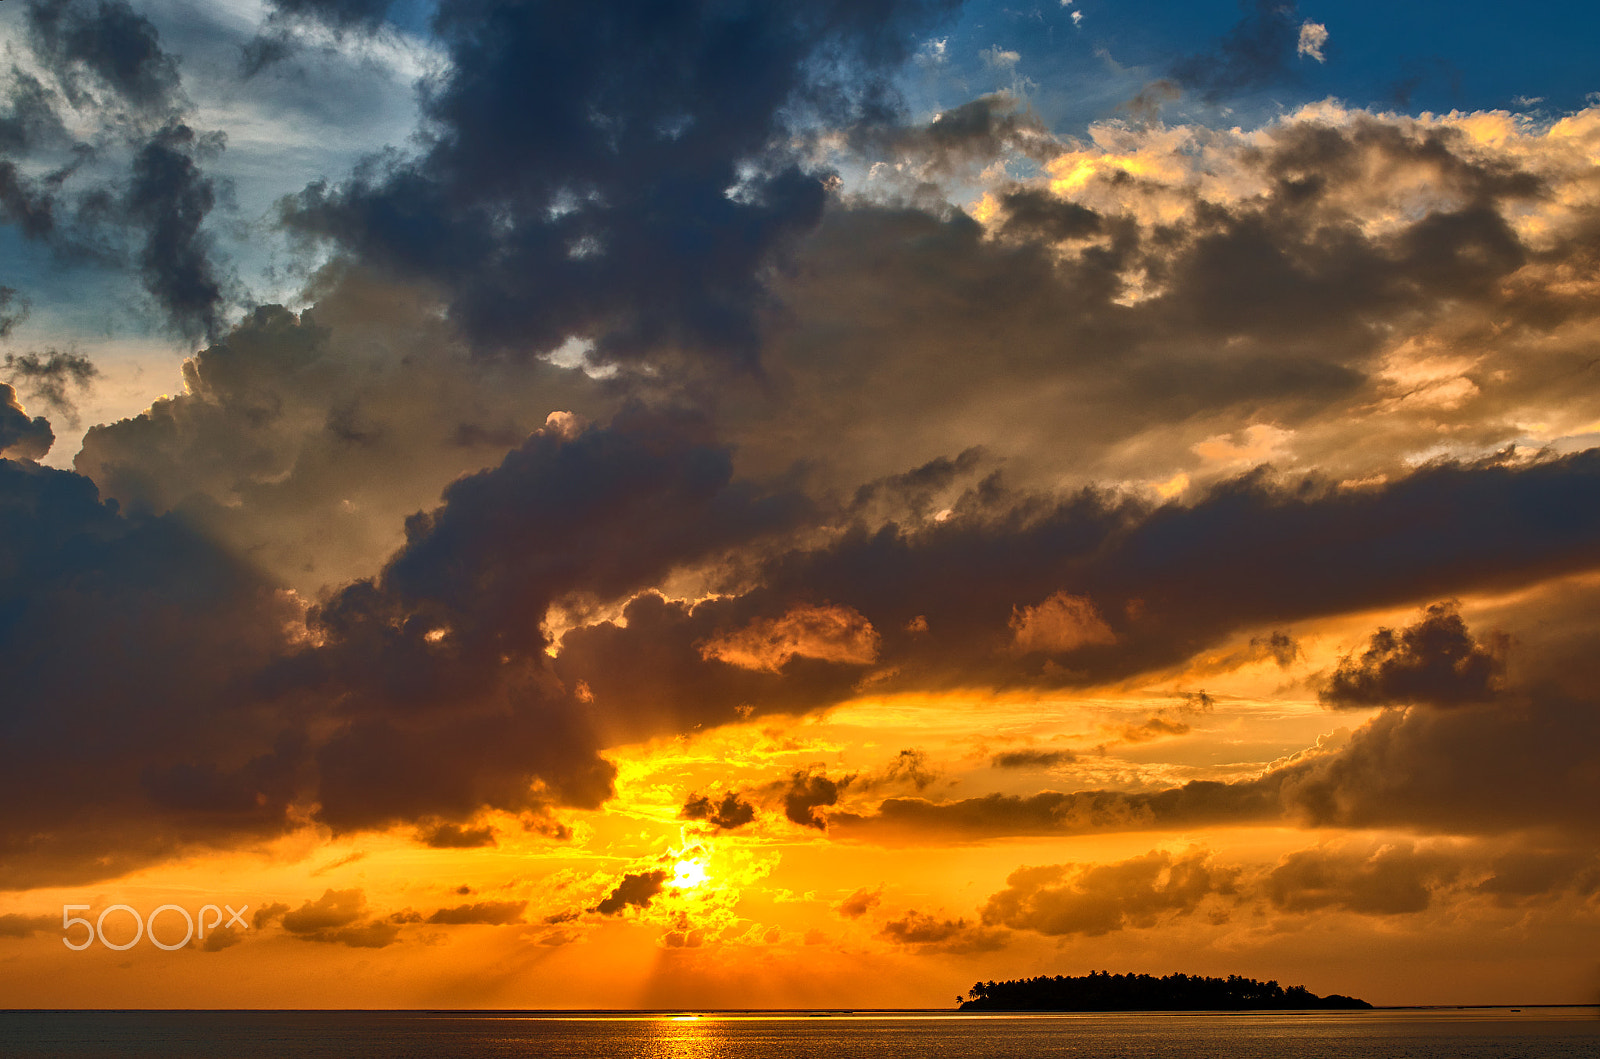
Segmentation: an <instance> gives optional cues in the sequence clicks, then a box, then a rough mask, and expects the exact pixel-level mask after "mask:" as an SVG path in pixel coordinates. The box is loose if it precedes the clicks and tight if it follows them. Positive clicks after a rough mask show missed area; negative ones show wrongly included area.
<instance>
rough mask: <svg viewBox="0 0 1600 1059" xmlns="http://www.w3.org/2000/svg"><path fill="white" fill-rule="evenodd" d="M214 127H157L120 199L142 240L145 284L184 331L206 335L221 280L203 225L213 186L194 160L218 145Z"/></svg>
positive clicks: (216, 322)
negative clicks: (207, 131)
mask: <svg viewBox="0 0 1600 1059" xmlns="http://www.w3.org/2000/svg"><path fill="white" fill-rule="evenodd" d="M221 143H222V139H221V135H220V134H213V135H212V136H210V137H201V136H197V135H196V134H195V131H194V130H193V129H191V128H190V127H189V126H187V125H184V124H182V123H181V122H176V121H174V122H170V123H168V124H167V125H166V126H165V127H163V128H162V129H161V130H160V131H158V132H156V133H155V134H154V135H153V136H151V138H150V139H149V141H147V142H146V143H145V145H144V146H143V147H142V148H141V149H140V150H139V152H138V153H137V154H136V155H135V156H134V159H133V174H132V179H131V181H130V182H129V186H128V192H127V199H126V206H127V210H128V214H129V216H130V217H132V218H133V219H134V220H135V221H137V222H138V223H139V225H140V226H141V228H142V230H143V233H144V245H143V246H142V247H141V248H140V250H139V268H140V271H141V272H142V274H143V276H144V283H145V288H146V289H147V290H149V292H150V293H151V294H152V295H154V296H155V299H156V301H158V302H159V303H160V304H161V305H162V307H163V308H164V309H165V310H166V312H167V315H168V317H169V318H170V320H171V321H172V323H173V325H174V326H175V327H177V328H178V329H179V330H180V331H182V332H183V333H184V334H186V335H192V336H201V335H203V336H205V337H208V338H209V337H212V336H214V335H215V334H216V333H217V330H218V328H219V327H220V325H221V307H222V296H223V290H222V280H221V278H220V277H219V276H218V275H217V266H216V264H215V263H214V262H213V261H212V259H211V241H210V239H209V238H208V237H207V236H206V234H205V233H204V232H203V231H202V230H201V225H202V224H203V223H204V222H205V219H206V215H207V214H209V213H210V212H211V208H212V207H213V206H214V205H216V190H215V188H214V187H213V186H212V182H211V180H210V179H209V178H208V177H206V176H205V174H204V172H203V171H202V170H201V169H200V166H199V164H198V160H199V159H201V158H203V157H204V156H205V154H206V153H207V151H208V149H209V150H210V151H215V150H219V149H220V147H221Z"/></svg>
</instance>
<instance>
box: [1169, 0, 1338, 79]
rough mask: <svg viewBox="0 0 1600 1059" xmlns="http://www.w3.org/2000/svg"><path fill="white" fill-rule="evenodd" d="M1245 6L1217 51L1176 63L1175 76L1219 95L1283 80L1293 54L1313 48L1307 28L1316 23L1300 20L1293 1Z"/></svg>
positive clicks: (1244, 2)
mask: <svg viewBox="0 0 1600 1059" xmlns="http://www.w3.org/2000/svg"><path fill="white" fill-rule="evenodd" d="M1239 6H1240V7H1242V8H1243V9H1244V11H1245V13H1244V15H1243V17H1241V18H1240V20H1239V22H1238V23H1237V24H1236V25H1235V26H1234V27H1233V28H1232V29H1231V30H1229V31H1228V33H1227V35H1226V36H1224V37H1222V38H1221V39H1220V40H1219V41H1217V43H1216V46H1215V47H1214V48H1212V50H1210V51H1208V52H1202V53H1199V54H1195V55H1191V56H1189V57H1187V58H1184V59H1182V60H1181V61H1179V62H1178V63H1176V64H1175V65H1174V66H1173V68H1172V75H1173V77H1175V78H1176V79H1177V80H1179V81H1181V82H1183V83H1184V84H1186V85H1191V86H1193V87H1196V88H1199V89H1201V90H1202V91H1203V92H1204V94H1205V95H1206V96H1207V97H1208V98H1210V99H1213V100H1215V99H1218V98H1220V97H1222V96H1223V95H1226V94H1229V93H1233V92H1239V91H1248V90H1252V89H1258V88H1263V87H1266V86H1268V85H1271V84H1273V83H1275V82H1277V81H1280V80H1283V79H1285V78H1286V77H1287V75H1288V73H1289V71H1290V66H1289V59H1290V57H1291V56H1294V55H1305V54H1308V53H1309V52H1308V50H1307V48H1306V40H1307V38H1306V32H1307V29H1308V28H1309V27H1310V26H1312V25H1314V24H1313V23H1310V22H1307V23H1304V24H1301V23H1298V22H1296V20H1295V5H1294V4H1293V3H1289V4H1283V3H1279V2H1277V0H1240V3H1239ZM1318 28H1321V27H1318ZM1326 34H1327V31H1326V30H1325V29H1324V30H1323V37H1322V39H1320V40H1315V43H1314V46H1315V47H1316V48H1318V49H1320V48H1321V46H1322V42H1323V41H1324V40H1326ZM1315 57H1316V58H1317V59H1318V60H1319V61H1320V60H1321V58H1322V56H1321V55H1320V54H1316V56H1315Z"/></svg>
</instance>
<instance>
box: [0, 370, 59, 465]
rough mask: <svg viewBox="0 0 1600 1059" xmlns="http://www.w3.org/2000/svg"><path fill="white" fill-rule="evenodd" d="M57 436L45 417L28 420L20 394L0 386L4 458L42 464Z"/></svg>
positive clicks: (0, 453)
mask: <svg viewBox="0 0 1600 1059" xmlns="http://www.w3.org/2000/svg"><path fill="white" fill-rule="evenodd" d="M55 440H56V433H55V431H54V430H51V429H50V421H49V420H48V419H45V418H44V417H43V416H34V417H33V418H32V419H29V418H28V413H27V412H24V411H23V410H22V405H21V403H20V402H18V400H17V391H16V390H14V389H13V388H12V387H11V386H9V385H7V384H6V383H0V457H5V458H9V459H21V460H39V459H43V458H44V456H45V455H46V454H47V453H48V452H49V451H50V446H51V445H54V444H55Z"/></svg>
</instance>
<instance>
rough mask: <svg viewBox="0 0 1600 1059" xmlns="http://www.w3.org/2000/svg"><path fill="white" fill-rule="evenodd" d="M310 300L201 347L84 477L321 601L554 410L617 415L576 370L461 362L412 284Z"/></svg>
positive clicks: (355, 277) (321, 285) (107, 438)
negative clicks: (449, 488)
mask: <svg viewBox="0 0 1600 1059" xmlns="http://www.w3.org/2000/svg"><path fill="white" fill-rule="evenodd" d="M315 292H316V294H317V295H318V300H317V303H316V305H315V307H314V308H313V309H311V310H308V311H306V312H305V313H302V314H301V315H300V316H298V317H296V316H295V315H294V314H293V313H290V312H288V311H286V310H284V309H283V308H281V307H279V306H263V307H261V308H258V309H257V310H256V311H254V312H252V313H250V314H248V315H246V316H245V317H244V319H242V320H241V321H239V323H238V324H237V325H236V326H234V327H233V328H232V329H231V330H229V331H228V333H226V334H224V335H223V336H221V337H220V338H219V339H217V340H216V341H215V342H214V343H212V344H211V345H210V346H208V347H206V348H204V349H202V350H200V351H199V352H198V353H196V354H195V355H194V357H193V358H191V360H190V361H189V363H188V364H187V365H186V367H185V369H184V384H185V386H184V392H183V393H181V394H178V395H175V396H173V397H169V398H163V399H161V400H158V401H156V402H155V403H154V404H152V405H151V406H150V407H149V408H148V409H146V410H145V411H144V412H142V413H140V414H139V415H136V416H133V417H131V418H128V419H124V420H121V421H119V422H115V423H109V424H104V425H101V426H96V427H93V428H91V429H90V431H89V433H88V434H87V436H86V437H85V438H84V443H83V449H82V451H81V452H79V454H78V456H77V458H76V461H75V465H76V467H77V469H78V470H79V471H81V472H83V473H84V474H87V475H89V476H90V477H92V478H94V479H95V481H96V483H97V484H99V486H100V488H101V490H102V491H103V492H104V493H105V494H106V495H107V496H110V497H112V498H115V499H116V500H117V501H118V502H119V503H121V504H122V505H124V507H127V508H130V509H137V510H145V511H152V512H157V513H165V512H168V511H173V510H181V511H183V513H184V516H185V518H187V519H188V520H189V521H191V522H192V523H193V524H195V525H197V526H198V527H200V528H202V529H203V530H204V531H205V532H206V533H207V534H208V535H210V536H211V537H213V538H214V539H216V540H218V541H220V542H223V543H225V544H226V545H227V546H228V547H230V548H232V549H233V550H236V551H238V552H240V553H248V554H249V555H250V556H251V557H252V559H253V560H254V561H255V562H257V563H258V564H259V565H261V566H262V567H263V568H264V569H265V570H267V571H269V572H270V573H271V574H272V575H273V576H275V577H277V578H279V579H281V580H282V581H284V582H285V583H286V584H288V585H290V586H292V587H294V588H295V589H297V590H298V591H299V592H300V593H301V594H302V595H304V596H306V597H308V598H314V597H315V596H317V595H318V594H319V593H320V592H323V591H326V590H327V589H330V588H336V587H339V586H341V585H343V584H344V583H346V582H348V581H351V580H354V579H355V578H357V577H362V576H370V575H371V574H372V573H373V572H374V571H375V570H376V569H377V568H378V567H379V565H381V562H382V560H383V558H384V557H385V556H387V555H388V554H390V553H391V552H393V551H394V550H395V549H396V548H397V547H399V546H400V545H401V544H402V543H403V542H404V536H403V524H404V521H405V518H406V516H408V515H410V514H412V513H414V512H416V511H418V510H419V509H424V508H429V507H432V506H433V505H434V504H436V503H437V502H438V498H439V493H440V491H441V490H442V489H443V488H444V487H445V486H446V485H448V484H449V483H450V482H451V481H452V480H453V479H455V478H456V477H458V476H460V475H461V474H463V473H466V472H471V471H477V470H481V469H483V468H484V467H487V466H491V465H493V464H494V463H496V462H498V461H499V460H500V459H501V458H502V457H503V456H504V455H505V453H506V452H507V451H509V450H510V449H513V448H515V447H516V446H517V445H519V444H521V443H522V441H523V440H524V439H525V438H526V437H527V436H528V434H529V433H530V432H531V431H532V430H533V429H534V428H536V427H538V426H541V425H542V424H543V423H544V422H545V420H546V416H547V415H548V413H549V412H551V411H552V410H553V409H566V410H570V411H572V412H575V413H582V414H585V415H597V414H604V413H606V412H607V410H608V408H609V407H610V402H609V401H608V400H606V399H605V398H603V397H602V396H601V395H600V394H599V392H598V387H597V386H596V385H595V384H594V382H593V381H592V380H590V379H589V378H588V377H587V376H585V375H583V374H582V373H581V372H577V371H568V370H563V369H559V368H555V367H550V366H546V365H523V366H521V367H520V369H519V370H516V371H512V370H510V368H509V367H508V366H506V365H498V364H489V363H483V362H476V361H470V360H469V357H468V355H467V353H466V352H465V351H464V350H463V349H462V348H461V345H460V342H459V340H457V339H456V337H455V336H454V335H453V334H452V333H451V332H450V329H449V328H448V327H447V326H445V325H444V323H443V322H442V321H441V320H439V318H438V314H437V312H436V311H435V308H436V306H435V303H433V302H432V301H430V300H429V299H428V298H427V297H426V296H425V295H424V294H423V293H422V292H419V291H416V290H415V289H407V288H397V287H391V286H386V285H382V284H378V283H374V282H373V281H372V280H371V277H369V276H366V275H364V274H361V273H359V272H351V271H346V270H334V271H333V272H331V273H324V274H323V275H322V276H321V277H319V281H318V284H317V287H316V291H315ZM469 425H475V426H476V428H477V429H476V430H475V431H473V432H466V431H464V428H465V427H467V426H469Z"/></svg>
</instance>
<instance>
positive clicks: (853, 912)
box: [834, 887, 883, 919]
mask: <svg viewBox="0 0 1600 1059" xmlns="http://www.w3.org/2000/svg"><path fill="white" fill-rule="evenodd" d="M882 901H883V888H882V887H879V888H878V889H876V890H868V889H867V888H865V887H862V888H861V889H859V890H857V891H855V892H854V893H852V894H851V895H850V896H849V897H846V898H845V899H844V900H843V901H840V902H839V907H838V908H836V909H834V911H836V912H838V913H839V914H840V915H841V916H844V917H845V918H846V919H860V918H861V917H862V916H864V915H866V914H867V913H868V912H870V911H872V909H874V908H876V907H877V906H878V905H879V903H881V902H882Z"/></svg>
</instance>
